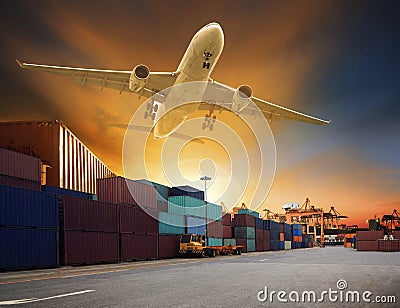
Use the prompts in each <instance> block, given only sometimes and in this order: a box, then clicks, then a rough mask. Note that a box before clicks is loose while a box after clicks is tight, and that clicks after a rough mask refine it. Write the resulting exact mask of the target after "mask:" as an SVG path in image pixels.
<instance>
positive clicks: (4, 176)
mask: <svg viewBox="0 0 400 308" xmlns="http://www.w3.org/2000/svg"><path fill="white" fill-rule="evenodd" d="M41 165H42V164H41V161H40V159H39V158H37V157H33V156H29V155H25V154H21V153H18V152H14V151H10V150H6V149H2V148H0V185H6V186H12V187H18V188H22V189H31V190H40V184H41V182H40V181H41V168H42V167H41Z"/></svg>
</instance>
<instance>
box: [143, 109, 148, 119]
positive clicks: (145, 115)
mask: <svg viewBox="0 0 400 308" xmlns="http://www.w3.org/2000/svg"><path fill="white" fill-rule="evenodd" d="M148 116H149V112H148V111H146V112H145V113H144V118H145V119H147V117H148Z"/></svg>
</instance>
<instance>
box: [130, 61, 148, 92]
mask: <svg viewBox="0 0 400 308" xmlns="http://www.w3.org/2000/svg"><path fill="white" fill-rule="evenodd" d="M149 75H150V70H149V68H148V67H147V66H146V65H144V64H139V65H136V66H135V68H134V69H133V71H132V73H131V77H130V78H129V89H130V90H131V91H133V92H138V91H140V90H141V89H143V87H144V86H145V85H146V82H147V79H148V78H149Z"/></svg>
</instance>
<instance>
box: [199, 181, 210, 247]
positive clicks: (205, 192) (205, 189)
mask: <svg viewBox="0 0 400 308" xmlns="http://www.w3.org/2000/svg"><path fill="white" fill-rule="evenodd" d="M200 180H201V181H204V201H205V203H206V230H205V234H204V245H205V246H207V242H208V241H207V235H208V234H207V225H208V221H207V216H208V215H207V214H208V213H207V208H208V206H207V181H209V180H211V178H210V177H209V176H206V175H205V176H203V177H201V178H200Z"/></svg>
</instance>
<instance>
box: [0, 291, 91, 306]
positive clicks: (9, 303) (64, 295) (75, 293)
mask: <svg viewBox="0 0 400 308" xmlns="http://www.w3.org/2000/svg"><path fill="white" fill-rule="evenodd" d="M94 291H96V290H83V291H78V292H73V293H67V294H60V295H56V296H49V297H44V298H25V299H17V300H13V301H4V302H0V305H19V304H26V303H33V302H40V301H46V300H49V299H53V298H60V297H66V296H73V295H79V294H84V293H89V292H94Z"/></svg>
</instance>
